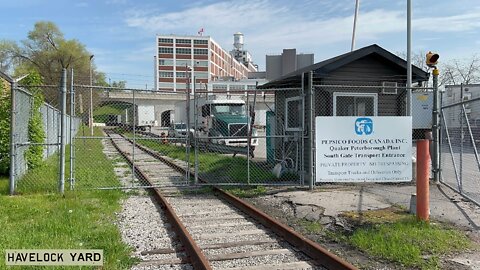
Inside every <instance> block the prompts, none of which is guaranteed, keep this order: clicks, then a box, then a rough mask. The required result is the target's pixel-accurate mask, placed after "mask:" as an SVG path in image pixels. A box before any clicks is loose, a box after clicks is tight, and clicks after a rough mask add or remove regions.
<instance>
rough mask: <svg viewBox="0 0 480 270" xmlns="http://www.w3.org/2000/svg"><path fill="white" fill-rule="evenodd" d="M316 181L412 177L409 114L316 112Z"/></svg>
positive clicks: (394, 179) (401, 180) (382, 179)
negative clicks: (352, 114) (349, 114)
mask: <svg viewBox="0 0 480 270" xmlns="http://www.w3.org/2000/svg"><path fill="white" fill-rule="evenodd" d="M315 134H316V135H315V139H316V144H315V145H316V151H315V152H316V154H315V155H316V156H315V157H316V161H315V162H316V167H315V169H316V181H317V182H406V181H411V180H412V118H411V117H408V116H377V117H363V116H362V117H356V116H355V117H350V116H340V117H332V116H327V117H323V116H319V117H316V119H315Z"/></svg>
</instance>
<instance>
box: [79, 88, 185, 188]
mask: <svg viewBox="0 0 480 270" xmlns="http://www.w3.org/2000/svg"><path fill="white" fill-rule="evenodd" d="M74 91H75V105H74V107H75V111H76V115H77V117H79V118H81V119H82V125H81V127H80V130H79V131H78V133H77V136H76V137H75V140H74V143H75V149H76V156H75V182H76V187H77V188H80V189H83V188H101V189H102V188H106V189H111V188H141V187H156V186H165V183H158V184H156V183H155V182H154V183H149V182H147V181H146V180H145V179H142V178H140V177H138V175H137V173H135V166H136V165H139V164H143V167H146V165H145V163H148V162H153V160H155V159H156V158H154V157H152V156H151V155H150V154H149V153H148V151H150V152H154V153H156V154H157V156H158V157H160V159H162V158H163V159H168V160H170V161H173V162H174V163H176V164H177V165H178V166H179V167H181V168H182V169H183V170H184V171H186V173H185V177H183V179H182V180H179V179H177V181H175V184H172V185H188V184H189V183H190V182H189V181H187V179H188V176H187V172H188V171H189V170H188V168H190V167H192V166H191V159H192V158H193V156H192V157H189V156H190V154H189V153H188V150H189V147H187V146H188V143H187V138H188V136H187V134H188V132H187V130H186V127H185V126H186V125H185V123H181V122H180V123H177V122H175V121H174V118H173V115H174V114H173V111H174V110H175V106H178V104H179V103H182V102H183V104H185V100H186V94H185V93H180V92H175V93H172V92H168V93H167V92H161V91H153V90H139V89H119V88H112V87H98V86H82V85H75V86H74ZM120 153H122V154H120ZM104 155H106V156H108V158H109V160H104V161H105V163H104V164H103V163H95V162H93V163H92V161H94V160H98V158H99V157H101V156H104ZM111 163H113V165H112V164H111ZM152 164H153V163H152ZM150 167H151V168H149V169H148V170H151V171H155V170H156V168H154V167H153V166H150ZM91 170H93V171H99V175H97V176H96V177H94V178H91V177H87V176H88V175H90V174H87V173H86V172H87V171H91ZM172 170H173V169H172ZM101 171H104V172H101ZM106 172H109V173H106ZM112 172H115V174H114V173H112ZM163 173H164V174H168V172H167V171H161V172H160V171H159V174H163Z"/></svg>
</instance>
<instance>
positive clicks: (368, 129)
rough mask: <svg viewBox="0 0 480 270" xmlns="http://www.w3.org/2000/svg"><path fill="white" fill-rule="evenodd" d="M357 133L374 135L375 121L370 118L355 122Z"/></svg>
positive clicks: (362, 118) (359, 119)
mask: <svg viewBox="0 0 480 270" xmlns="http://www.w3.org/2000/svg"><path fill="white" fill-rule="evenodd" d="M355 133H357V135H370V134H372V133H373V121H372V119H371V118H368V117H360V118H357V120H355Z"/></svg>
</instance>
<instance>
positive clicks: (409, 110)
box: [406, 0, 412, 116]
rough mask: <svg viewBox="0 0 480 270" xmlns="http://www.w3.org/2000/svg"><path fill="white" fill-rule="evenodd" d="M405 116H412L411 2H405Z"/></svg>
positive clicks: (408, 0)
mask: <svg viewBox="0 0 480 270" xmlns="http://www.w3.org/2000/svg"><path fill="white" fill-rule="evenodd" d="M406 107H407V115H408V116H411V115H412V0H407V106H406Z"/></svg>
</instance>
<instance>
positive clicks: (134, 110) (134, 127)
mask: <svg viewBox="0 0 480 270" xmlns="http://www.w3.org/2000/svg"><path fill="white" fill-rule="evenodd" d="M132 99H133V113H132V114H133V119H132V132H133V144H132V181H133V183H135V146H136V144H137V139H136V136H137V132H136V131H137V106H136V101H135V90H132Z"/></svg>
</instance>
